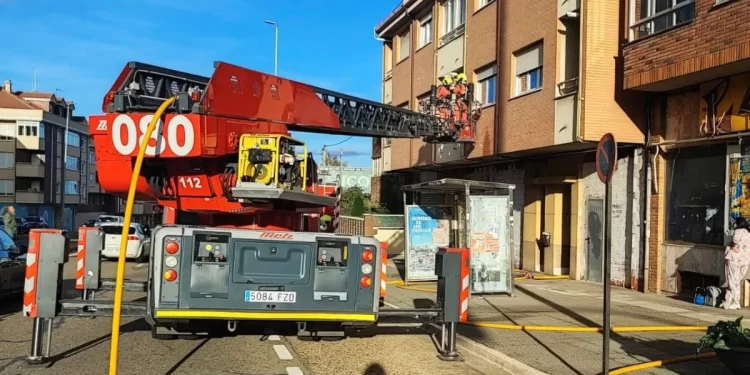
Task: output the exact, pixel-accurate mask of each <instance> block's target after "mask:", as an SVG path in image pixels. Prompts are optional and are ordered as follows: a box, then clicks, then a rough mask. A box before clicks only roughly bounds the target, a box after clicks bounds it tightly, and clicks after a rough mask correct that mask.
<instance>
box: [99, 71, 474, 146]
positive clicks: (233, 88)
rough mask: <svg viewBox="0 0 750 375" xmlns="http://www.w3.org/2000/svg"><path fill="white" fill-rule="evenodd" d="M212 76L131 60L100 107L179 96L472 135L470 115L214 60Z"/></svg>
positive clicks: (321, 118) (210, 105)
mask: <svg viewBox="0 0 750 375" xmlns="http://www.w3.org/2000/svg"><path fill="white" fill-rule="evenodd" d="M214 68H215V69H214V73H213V75H212V76H211V78H208V77H203V76H199V75H194V74H189V73H184V72H179V71H175V70H171V69H166V68H161V67H157V66H153V65H148V64H143V63H139V62H129V63H127V64H126V66H125V68H124V69H123V71H122V73H121V74H120V76H119V77H118V79H117V81H116V82H115V84H114V85H113V86H112V88H111V89H110V91H109V92H108V94H107V96H106V97H105V99H104V103H103V108H102V110H103V111H105V112H107V113H112V112H120V113H124V112H154V111H155V110H156V108H157V107H158V106H159V105H160V104H161V103H162V102H163V101H164V100H165V99H167V98H169V97H173V96H177V97H178V100H177V101H175V104H174V105H173V108H172V109H171V111H173V112H178V113H196V114H206V115H215V116H225V117H231V118H237V119H247V120H253V121H267V122H275V123H282V124H285V125H287V126H288V128H289V129H290V130H299V131H306V132H321V133H330V134H342V135H358V136H371V137H389V138H418V137H419V138H423V139H424V140H425V141H428V142H472V141H473V137H470V138H467V137H465V136H464V135H465V134H467V131H466V130H467V129H468V128H473V127H474V126H473V124H472V123H471V121H467V122H469V123H460V122H457V121H455V120H450V119H446V118H442V117H439V116H435V115H432V114H429V113H419V112H414V111H410V110H406V109H402V108H398V107H394V106H391V105H386V104H381V103H377V102H373V101H370V100H366V99H361V98H356V97H353V96H349V95H345V94H341V93H337V92H334V91H330V90H326V89H322V88H319V87H314V86H310V85H306V84H304V83H300V82H295V81H292V80H288V79H284V78H280V77H276V76H273V75H268V74H264V73H261V72H257V71H254V70H250V69H246V68H242V67H239V66H235V65H231V64H227V63H223V62H217V63H215V64H214ZM468 133H472V132H468Z"/></svg>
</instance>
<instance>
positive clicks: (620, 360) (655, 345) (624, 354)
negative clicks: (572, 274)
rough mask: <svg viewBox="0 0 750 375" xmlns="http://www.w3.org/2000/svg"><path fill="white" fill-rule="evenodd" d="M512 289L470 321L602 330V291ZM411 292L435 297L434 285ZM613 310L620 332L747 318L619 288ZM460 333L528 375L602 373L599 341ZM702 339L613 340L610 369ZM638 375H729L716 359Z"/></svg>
mask: <svg viewBox="0 0 750 375" xmlns="http://www.w3.org/2000/svg"><path fill="white" fill-rule="evenodd" d="M394 261H395V262H396V263H395V264H394ZM396 264H399V265H402V264H403V261H401V260H399V259H391V260H389V264H388V280H389V281H393V280H401V277H400V275H399V272H398V269H397V268H396ZM515 285H516V290H515V292H516V293H515V297H509V296H507V295H497V296H486V297H484V298H482V297H473V298H472V299H471V301H470V304H469V320H471V321H487V322H493V323H501V324H518V325H546V326H578V327H597V326H601V323H602V297H601V295H602V291H601V289H602V288H601V286H600V285H598V284H593V283H588V282H582V281H571V280H554V281H537V280H522V281H516V284H515ZM410 286H412V285H410ZM413 286H414V287H418V288H420V289H430V290H435V284H434V283H430V284H421V283H420V284H417V285H413ZM434 299H435V293H428V292H420V291H413V290H405V289H401V288H398V287H397V286H396V285H388V289H387V295H386V301H387V302H388V303H391V304H393V305H396V306H398V307H402V308H414V307H426V305H428V304H430V303H434ZM611 306H612V315H611V317H612V325H613V326H615V327H617V326H665V325H666V326H672V325H701V326H703V325H705V326H708V325H712V324H714V323H715V322H716V321H718V320H727V319H736V318H737V317H739V316H742V315H745V313H746V311H744V312H743V311H725V310H721V309H717V308H711V307H704V306H697V305H693V304H690V303H686V302H683V301H678V300H675V299H672V298H670V297H666V296H658V295H649V294H643V293H639V292H635V291H631V290H626V289H621V288H616V287H613V288H612V299H611ZM458 333H459V334H460V335H462V336H464V337H466V338H468V339H470V340H473V341H476V342H478V343H480V344H483V345H485V346H487V347H489V348H491V349H494V350H495V351H498V352H500V353H502V354H505V355H506V356H508V357H511V358H513V359H515V360H517V361H520V362H522V363H523V364H525V365H528V366H529V367H530V368H529V370H531V371H530V372H529V373H533V372H534V371H533V370H532V368H533V369H536V370H538V371H541V372H543V373H547V374H551V375H568V374H571V375H594V374H599V373H601V353H602V335H601V334H600V333H583V332H582V333H578V332H524V331H511V330H498V329H492V328H482V327H474V326H469V325H462V326H460V327H459V330H458ZM702 335H703V332H635V333H612V334H611V336H610V337H611V339H612V341H611V344H610V368H617V367H621V366H627V365H632V364H636V363H641V362H646V361H652V360H657V359H665V358H670V357H679V356H685V355H691V354H693V353H695V349H696V346H697V343H698V340H699V339H700V337H701V336H702ZM499 361H500V362H502V359H501V360H499ZM537 373H538V372H537ZM634 374H638V375H641V374H658V375H666V374H696V375H697V374H701V375H703V374H706V375H707V374H716V375H731V374H730V372H729V371H728V370H727V369H726V368H725V367H724V366H723V365H722V364H721V363H720V362H719V361H718V360H717V359H710V360H703V361H692V362H685V363H680V364H674V365H670V366H667V367H662V368H654V369H649V370H642V371H639V372H634Z"/></svg>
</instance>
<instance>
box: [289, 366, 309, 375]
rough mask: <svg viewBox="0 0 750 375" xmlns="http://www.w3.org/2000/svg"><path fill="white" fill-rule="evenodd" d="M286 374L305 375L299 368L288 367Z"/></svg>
mask: <svg viewBox="0 0 750 375" xmlns="http://www.w3.org/2000/svg"><path fill="white" fill-rule="evenodd" d="M286 373H287V375H305V373H304V372H302V370H300V368H299V367H287V368H286Z"/></svg>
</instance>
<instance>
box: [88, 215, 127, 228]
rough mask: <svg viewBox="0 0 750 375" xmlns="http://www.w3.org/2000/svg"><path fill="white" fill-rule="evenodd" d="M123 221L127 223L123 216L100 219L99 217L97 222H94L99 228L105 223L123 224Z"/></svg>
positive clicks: (101, 216)
mask: <svg viewBox="0 0 750 375" xmlns="http://www.w3.org/2000/svg"><path fill="white" fill-rule="evenodd" d="M123 221H125V218H124V217H122V216H116V215H99V217H97V218H96V221H95V222H94V226H95V227H98V226H100V225H102V224H104V223H122V222H123Z"/></svg>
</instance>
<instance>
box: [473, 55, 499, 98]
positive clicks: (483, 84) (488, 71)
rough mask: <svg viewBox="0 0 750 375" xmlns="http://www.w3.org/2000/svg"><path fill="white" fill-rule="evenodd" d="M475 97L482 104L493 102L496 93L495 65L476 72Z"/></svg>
mask: <svg viewBox="0 0 750 375" xmlns="http://www.w3.org/2000/svg"><path fill="white" fill-rule="evenodd" d="M476 74H477V86H476V90H477V92H476V95H475V97H476V99H477V100H479V101H480V102H481V103H482V104H484V105H489V104H494V103H495V94H496V93H497V91H496V90H497V88H496V86H495V85H496V80H497V65H495V64H492V66H489V67H487V68H485V69H483V70H481V71H478V72H477V73H476Z"/></svg>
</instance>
